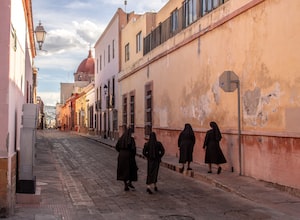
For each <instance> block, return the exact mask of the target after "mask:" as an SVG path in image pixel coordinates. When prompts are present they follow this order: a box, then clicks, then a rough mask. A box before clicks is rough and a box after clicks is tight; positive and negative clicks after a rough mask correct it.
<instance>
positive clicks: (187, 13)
mask: <svg viewBox="0 0 300 220" xmlns="http://www.w3.org/2000/svg"><path fill="white" fill-rule="evenodd" d="M183 13H184V16H183V18H184V27H187V26H189V25H190V24H191V23H193V22H194V21H196V20H197V2H196V0H186V1H184V3H183Z"/></svg>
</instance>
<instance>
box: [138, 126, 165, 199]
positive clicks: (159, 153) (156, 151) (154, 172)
mask: <svg viewBox="0 0 300 220" xmlns="http://www.w3.org/2000/svg"><path fill="white" fill-rule="evenodd" d="M164 154H165V149H164V147H163V145H162V143H161V142H159V141H157V139H156V134H155V133H154V132H151V133H150V138H149V141H148V142H146V143H145V145H144V149H143V155H144V156H145V157H146V158H147V180H146V184H147V192H148V193H149V194H152V191H151V184H154V190H155V191H157V186H156V183H157V176H158V170H159V165H160V162H161V158H162V157H163V155H164Z"/></svg>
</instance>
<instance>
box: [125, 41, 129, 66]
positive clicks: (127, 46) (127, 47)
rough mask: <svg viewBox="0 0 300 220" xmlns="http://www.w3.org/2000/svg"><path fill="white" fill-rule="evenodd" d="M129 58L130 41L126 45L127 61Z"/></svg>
mask: <svg viewBox="0 0 300 220" xmlns="http://www.w3.org/2000/svg"><path fill="white" fill-rule="evenodd" d="M128 60H129V43H128V44H126V45H125V62H126V61H128Z"/></svg>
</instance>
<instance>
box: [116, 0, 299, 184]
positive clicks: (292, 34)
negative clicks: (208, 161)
mask: <svg viewBox="0 0 300 220" xmlns="http://www.w3.org/2000/svg"><path fill="white" fill-rule="evenodd" d="M299 8H300V3H299V1H297V0H291V1H285V0H276V1H273V0H228V1H212V0H208V1H204V0H199V1H193V0H185V1H182V0H172V1H169V2H168V3H167V4H166V5H165V6H164V7H163V8H162V9H161V10H160V11H159V12H158V13H157V15H156V19H155V24H156V25H155V26H154V27H151V28H150V29H147V34H146V35H147V36H146V37H145V38H144V40H143V56H138V55H134V56H131V54H133V53H134V52H135V51H136V48H135V47H136V45H137V43H132V42H136V41H137V39H138V38H137V35H138V33H139V31H142V33H143V31H144V30H145V29H143V28H145V27H142V26H143V25H144V24H145V23H146V22H145V19H146V18H145V16H146V15H145V16H141V17H140V18H139V20H136V21H132V22H130V23H129V24H128V25H127V26H126V28H124V29H123V32H122V36H123V37H122V54H121V56H122V59H121V60H122V61H124V62H123V63H122V71H121V72H120V74H119V80H118V81H119V88H120V89H119V91H120V94H119V96H120V97H119V98H120V100H122V102H121V103H120V105H119V109H120V111H119V126H121V125H122V124H123V123H122V122H125V121H127V125H128V126H129V125H131V126H133V127H134V128H135V138H136V141H137V145H138V147H142V146H143V144H144V142H145V137H147V135H148V134H149V132H150V131H151V130H152V131H155V132H156V133H157V136H158V139H160V140H161V141H162V143H163V144H164V146H165V148H166V152H167V153H168V154H171V155H177V154H178V152H177V151H178V148H177V138H178V134H179V132H180V130H181V129H183V127H184V124H185V123H190V124H191V125H192V126H193V128H194V131H195V132H196V139H197V140H196V145H195V149H194V161H195V162H199V163H203V161H204V152H203V150H202V145H203V141H204V135H205V132H206V130H208V129H209V122H210V121H216V122H217V123H218V125H219V127H220V129H221V132H222V134H223V139H222V142H221V146H222V149H223V150H224V153H225V156H226V158H227V161H228V162H227V165H226V167H225V168H226V169H228V170H234V171H235V172H239V173H240V174H242V175H247V176H252V177H255V178H257V179H262V180H265V181H269V182H272V183H275V184H279V185H284V186H286V187H291V188H296V189H300V175H299V174H298V168H299V167H300V160H299V155H300V145H299V143H300V124H299V120H300V78H299V71H300V62H299V61H298V51H299V49H300V44H299V42H298V39H299V37H300V25H299V23H300V14H299V13H298V11H299V10H298V9H299ZM138 26H139V28H137V27H138ZM125 33H126V34H125ZM130 33H131V34H130ZM128 43H129V44H128ZM128 45H129V48H128ZM128 51H131V53H130V56H128ZM125 61H126V62H125ZM127 62H128V63H127ZM127 64H128V65H127ZM225 71H232V72H234V75H233V76H235V75H236V78H235V77H233V78H231V79H229V81H230V82H229V87H230V86H231V87H232V88H227V87H226V86H227V84H228V76H232V75H226V74H225V73H224V72H225ZM224 74H225V77H224ZM225 87H226V88H225ZM230 89H231V90H232V92H225V91H224V90H227V91H228V90H230ZM128 94H131V95H128ZM122 98H123V99H122ZM238 98H239V99H238ZM239 104H240V108H238V107H239ZM239 125H240V129H239ZM239 138H240V139H239Z"/></svg>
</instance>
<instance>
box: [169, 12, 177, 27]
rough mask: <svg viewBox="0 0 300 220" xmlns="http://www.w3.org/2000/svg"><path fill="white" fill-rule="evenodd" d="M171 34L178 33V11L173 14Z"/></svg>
mask: <svg viewBox="0 0 300 220" xmlns="http://www.w3.org/2000/svg"><path fill="white" fill-rule="evenodd" d="M170 21H171V32H176V30H177V29H178V10H177V9H176V10H174V11H173V12H172V13H171V20H170Z"/></svg>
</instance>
